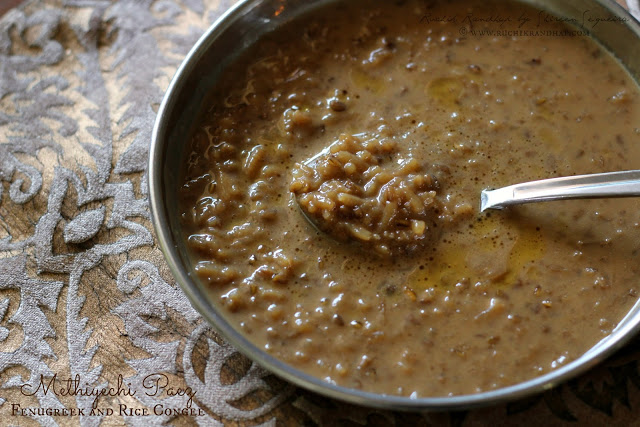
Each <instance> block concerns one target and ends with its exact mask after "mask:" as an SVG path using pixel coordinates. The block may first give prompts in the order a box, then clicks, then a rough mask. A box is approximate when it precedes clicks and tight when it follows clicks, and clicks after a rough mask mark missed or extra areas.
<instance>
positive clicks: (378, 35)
mask: <svg viewBox="0 0 640 427" xmlns="http://www.w3.org/2000/svg"><path fill="white" fill-rule="evenodd" d="M497 10H499V11H500V13H501V15H502V16H511V17H513V18H514V19H516V18H517V17H519V16H523V14H525V15H526V14H529V15H530V16H538V12H537V11H535V10H532V9H529V8H527V7H525V6H521V5H518V4H514V3H494V2H474V1H456V2H447V3H446V4H445V3H440V2H422V1H411V0H409V1H405V2H386V3H385V2H362V1H356V2H348V3H344V4H343V3H340V4H338V5H333V6H330V7H327V8H325V9H322V10H318V11H315V12H314V14H313V16H311V17H308V18H305V19H302V20H300V21H298V22H295V23H293V24H290V25H289V26H288V27H286V28H283V29H281V30H279V31H277V32H276V33H274V34H271V35H269V36H268V37H265V38H264V39H262V40H260V41H259V42H258V43H257V45H256V46H255V47H253V48H252V49H250V51H249V52H247V53H246V54H245V55H244V56H243V57H241V58H240V59H239V60H238V61H237V62H236V63H235V64H234V65H232V66H231V67H229V69H228V70H227V71H226V72H225V74H224V75H223V77H222V79H221V81H220V84H219V85H218V86H217V87H216V88H215V90H214V91H213V93H212V94H211V98H210V108H208V110H207V111H206V113H205V114H203V118H202V120H201V123H199V124H198V126H197V128H198V129H197V131H196V132H195V134H194V136H193V137H192V138H191V140H190V141H188V144H187V148H186V149H187V150H188V151H187V153H188V155H187V162H186V164H185V168H184V171H183V175H184V185H183V186H182V188H181V189H179V193H180V197H181V212H182V223H183V227H184V235H185V238H186V239H187V241H188V242H187V243H188V246H189V248H190V250H191V251H192V258H193V266H194V271H195V273H196V275H197V276H198V277H199V278H200V280H202V281H203V282H205V283H206V284H207V285H208V288H209V289H210V292H211V297H212V298H213V299H214V300H215V301H217V303H219V305H220V307H221V310H223V311H224V312H225V313H226V314H227V316H228V318H229V319H230V320H231V321H232V322H233V323H234V324H235V325H236V326H237V328H238V329H239V330H240V331H241V332H242V333H243V334H245V335H246V336H247V337H248V338H249V339H250V340H251V341H253V342H254V343H255V344H256V345H257V346H259V347H261V348H263V349H265V350H266V351H267V352H269V353H271V354H273V355H274V356H276V357H278V358H280V359H282V360H284V361H285V362H287V363H290V364H291V365H293V366H295V367H296V368H298V369H301V370H303V371H305V372H308V373H310V374H312V375H315V376H317V377H319V378H322V379H325V380H326V381H328V382H332V383H336V384H339V385H343V386H346V387H353V388H357V389H362V390H365V391H370V392H377V393H387V394H398V395H404V396H413V397H428V396H446V395H456V394H467V393H477V392H480V391H486V390H491V389H495V388H500V387H504V386H507V385H511V384H515V383H518V382H521V381H524V380H527V379H531V378H534V377H536V376H539V375H541V374H543V373H546V372H549V371H551V370H553V369H556V368H558V367H560V366H562V365H564V364H566V363H568V362H570V361H571V360H574V359H575V358H577V357H579V356H580V355H582V354H583V353H584V352H585V351H587V350H588V349H589V348H590V347H592V346H593V345H594V344H596V343H597V342H598V341H599V340H601V339H602V338H604V337H606V336H607V335H608V334H609V333H610V332H611V330H612V329H613V328H614V327H615V326H616V324H617V323H618V322H619V321H620V319H622V317H623V316H624V315H625V314H626V313H627V312H628V310H629V309H630V308H631V307H632V305H633V304H634V303H635V302H636V300H637V291H638V281H639V280H640V275H639V271H638V263H637V259H638V249H639V246H640V203H639V202H638V201H637V200H636V199H626V200H590V201H570V202H554V203H548V204H537V205H531V206H522V207H517V208H513V209H509V210H505V211H501V212H491V213H486V214H480V213H479V212H478V206H479V194H480V191H481V190H482V189H483V188H486V187H489V186H491V187H500V186H504V185H509V184H513V183H517V182H523V181H529V180H535V179H542V178H548V177H554V176H563V175H575V174H586V173H597V172H606V171H615V170H626V169H640V130H639V129H638V127H639V126H640V105H639V102H640V100H639V95H638V87H637V86H636V85H635V83H634V82H633V81H632V79H631V78H630V77H629V75H628V74H627V73H626V72H625V71H624V70H623V69H622V68H621V67H620V66H619V64H617V63H616V62H615V60H614V59H613V58H611V57H610V55H609V54H607V53H606V52H604V51H603V50H602V49H601V48H600V47H599V46H598V45H597V44H596V43H594V42H593V41H592V40H590V39H588V38H585V37H561V36H539V37H537V36H522V37H520V36H509V37H501V36H496V37H491V36H474V35H471V34H470V33H469V32H468V30H469V29H470V28H469V24H471V22H469V23H464V24H461V23H460V22H459V21H460V20H461V19H462V18H463V17H464V16H467V15H468V14H469V13H472V14H473V16H475V17H482V16H491V15H492V14H495V12H496V11H497ZM456 15H457V16H458V17H459V19H458V22H452V21H451V20H449V21H447V20H446V19H443V20H436V19H433V17H438V16H442V17H446V16H449V17H451V16H456ZM425 17H430V18H429V19H425ZM490 21H491V20H489V19H487V20H485V21H484V22H483V21H482V20H476V22H474V23H473V25H474V28H475V29H476V30H477V29H482V28H496V27H495V26H496V25H499V24H497V23H496V22H490ZM548 21H553V20H548ZM505 25H507V24H505ZM544 25H545V27H544V28H545V29H548V30H554V31H557V32H558V33H560V32H562V31H565V30H567V28H568V27H565V26H563V25H561V24H560V23H556V22H545V23H544ZM463 26H464V28H465V31H461V30H460V28H461V27H463ZM323 150H324V151H323ZM319 153H320V154H319ZM310 159H311V160H310ZM301 211H302V212H305V213H306V214H307V215H309V216H311V217H312V218H314V219H315V222H316V224H317V226H318V227H317V228H316V227H314V226H313V225H311V224H310V223H309V222H308V221H307V220H306V219H305V218H304V216H303V215H302V212H301ZM314 216H315V217H314Z"/></svg>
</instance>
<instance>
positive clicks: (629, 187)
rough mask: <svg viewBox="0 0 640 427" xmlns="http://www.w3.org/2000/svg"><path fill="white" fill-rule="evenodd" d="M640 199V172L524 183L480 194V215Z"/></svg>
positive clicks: (577, 176)
mask: <svg viewBox="0 0 640 427" xmlns="http://www.w3.org/2000/svg"><path fill="white" fill-rule="evenodd" d="M632 196H640V170H632V171H623V172H607V173H596V174H591V175H576V176H566V177H561V178H551V179H542V180H540V181H531V182H524V183H522V184H515V185H510V186H508V187H502V188H498V189H496V190H483V191H482V193H481V194H480V200H481V202H480V212H483V211H484V210H486V209H502V208H504V207H506V206H511V205H520V204H523V203H533V202H548V201H552V200H568V199H596V198H601V197H632Z"/></svg>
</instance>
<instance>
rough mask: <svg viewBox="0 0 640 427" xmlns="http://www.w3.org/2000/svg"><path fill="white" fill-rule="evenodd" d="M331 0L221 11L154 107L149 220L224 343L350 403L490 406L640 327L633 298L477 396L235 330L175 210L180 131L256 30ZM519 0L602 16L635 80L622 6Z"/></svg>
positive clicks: (637, 69) (602, 352)
mask: <svg viewBox="0 0 640 427" xmlns="http://www.w3.org/2000/svg"><path fill="white" fill-rule="evenodd" d="M330 2H331V1H330V0H316V1H309V0H244V1H240V2H239V3H237V4H236V5H235V6H234V7H233V8H231V9H230V10H229V11H227V12H226V13H225V14H224V15H223V16H222V17H220V18H219V19H218V20H217V21H216V22H215V23H214V24H213V25H212V26H211V28H209V29H208V30H207V31H206V33H205V34H204V35H203V36H202V37H201V38H200V40H199V41H198V42H197V43H196V45H195V46H194V47H193V48H192V50H191V51H190V52H189V54H188V55H187V57H186V58H185V60H184V62H183V63H182V65H181V66H180V67H179V69H178V71H177V72H176V74H175V76H174V78H173V80H172V81H171V83H170V85H169V88H168V89H167V92H166V95H165V97H164V100H163V102H162V104H161V106H160V108H159V111H158V115H157V119H156V123H155V127H154V131H153V136H152V142H151V147H150V154H149V171H148V174H149V175H148V183H149V199H150V208H151V215H152V220H153V224H154V227H155V231H156V234H157V237H158V241H159V245H160V247H161V249H162V251H163V253H164V255H165V258H166V261H167V263H168V265H169V267H170V269H171V271H172V273H173V275H174V276H175V279H176V281H177V282H178V283H179V284H180V286H181V287H182V289H183V290H184V292H185V294H186V295H187V297H188V298H189V299H190V301H191V303H192V304H193V306H194V307H195V308H196V309H197V310H198V311H199V312H200V313H201V314H202V316H203V317H204V318H205V319H206V320H207V321H208V322H209V323H210V324H211V325H212V326H213V327H214V328H215V329H216V330H217V331H218V332H220V333H221V334H222V335H223V336H224V337H225V338H226V339H227V340H228V341H229V342H231V343H232V344H233V345H234V346H235V347H236V348H238V350H240V351H241V352H242V353H244V354H245V355H247V356H248V357H249V358H251V359H252V360H254V361H255V362H257V363H258V364H260V365H262V366H263V367H265V368H267V369H268V370H270V371H272V372H273V373H275V374H276V375H278V376H280V377H282V378H284V379H286V380H288V381H290V382H292V383H294V384H296V385H298V386H301V387H304V388H306V389H308V390H311V391H314V392H317V393H320V394H322V395H325V396H327V397H330V398H335V399H340V400H343V401H347V402H350V403H353V404H359V405H367V406H373V407H378V408H385V409H394V410H460V409H469V408H473V407H478V406H484V405H490V404H496V403H499V402H504V401H508V400H514V399H518V398H522V397H525V396H528V395H531V394H534V393H538V392H542V391H544V390H547V389H549V388H551V387H554V386H556V385H557V384H559V383H562V382H564V381H566V380H568V379H570V378H572V377H575V376H577V375H579V374H581V373H583V372H585V371H587V370H588V369H590V368H592V367H593V366H595V365H596V364H598V363H600V362H601V361H603V360H604V359H605V358H606V357H608V356H609V355H611V354H612V353H613V352H615V351H616V350H617V349H619V348H620V347H621V346H623V345H624V344H625V343H626V342H627V341H628V340H629V339H630V338H632V337H633V336H634V335H635V334H636V333H637V331H638V329H639V328H640V303H636V304H635V305H634V307H633V308H632V310H631V311H630V312H629V313H628V314H627V315H626V316H625V317H624V319H623V320H622V321H621V322H620V323H619V324H618V326H617V327H616V328H615V329H614V330H613V332H612V333H611V334H610V335H609V336H607V337H606V338H605V339H603V340H602V341H600V342H599V343H598V344H597V345H595V346H594V347H592V348H591V349H590V350H589V351H588V352H586V353H585V354H583V355H582V356H581V357H579V358H578V359H576V360H574V361H572V362H570V363H568V364H567V365H565V366H563V367H561V368H559V369H557V370H555V371H552V372H550V373H547V374H545V375H542V376H540V377H537V378H534V379H531V380H528V381H524V382H521V383H518V384H515V385H512V386H508V387H504V388H501V389H497V390H492V391H486V392H481V393H477V394H470V395H462V396H451V397H433V398H417V399H414V398H409V397H402V396H394V395H383V394H375V393H369V392H364V391H361V390H356V389H349V388H345V387H341V386H336V385H333V384H330V383H327V382H325V381H323V380H321V379H319V378H315V377H312V376H310V375H308V374H306V373H304V372H302V371H300V370H297V369H295V368H293V367H292V366H290V365H287V364H285V363H283V362H282V361H280V360H278V359H276V358H274V357H273V356H271V355H269V354H268V353H266V352H265V351H263V350H261V349H260V348H258V347H257V346H255V345H254V344H252V343H251V342H250V341H249V340H248V339H247V338H246V337H245V336H243V335H242V334H241V333H239V332H238V330H236V329H235V328H234V327H233V326H232V325H231V324H230V323H229V321H228V320H227V319H226V318H225V316H224V314H223V313H222V312H221V311H220V310H219V309H218V308H217V307H216V304H214V303H213V302H212V300H211V298H209V297H208V296H207V292H206V290H205V289H204V287H203V285H202V284H201V283H200V282H199V281H198V280H197V279H196V278H195V277H194V276H193V275H192V273H191V271H192V267H191V262H190V259H189V256H188V250H187V248H186V246H185V239H184V236H182V235H181V231H180V229H181V226H180V221H179V215H178V209H177V205H178V203H177V195H176V189H177V188H178V187H179V185H180V183H179V182H178V180H179V173H178V171H179V169H180V165H181V164H182V162H183V160H184V153H183V151H184V141H185V140H186V138H185V136H186V135H189V134H190V133H191V132H192V128H193V125H194V118H196V117H198V116H199V114H200V111H201V110H202V108H203V106H204V104H205V102H206V94H207V93H208V92H209V89H210V88H211V87H212V86H213V85H214V84H215V83H216V81H217V78H218V77H219V75H220V73H221V71H222V70H224V69H225V67H226V66H227V65H229V64H230V63H231V62H233V61H234V59H235V58H237V57H238V55H239V54H240V53H241V52H243V51H244V50H245V49H246V48H247V47H249V46H251V45H252V44H253V43H254V42H255V41H256V40H258V39H259V38H260V37H261V36H262V35H263V34H266V33H268V32H270V31H272V30H273V29H275V28H276V27H278V26H280V25H282V24H284V23H286V22H289V21H290V20H292V19H295V18H296V17H297V16H299V15H301V14H304V13H306V12H308V11H310V10H312V9H313V8H315V7H318V6H321V5H324V4H326V3H330ZM523 3H525V4H529V5H532V6H533V7H536V8H537V9H542V10H545V11H547V12H549V13H551V14H553V15H556V16H559V17H564V18H574V19H576V20H578V22H581V20H582V19H583V18H584V11H586V10H588V11H591V13H592V14H593V15H596V16H599V17H607V18H609V19H611V20H613V21H615V22H616V25H606V23H600V24H599V25H596V26H593V27H591V28H590V29H589V31H590V35H591V36H592V37H593V38H595V39H596V40H597V41H598V42H599V43H600V44H601V45H602V46H603V47H604V48H605V49H606V50H608V51H609V52H612V53H613V55H614V56H615V57H616V58H617V59H618V60H619V62H620V63H622V64H623V65H624V67H626V69H627V70H628V71H629V73H630V74H631V75H632V77H633V78H634V79H635V80H636V81H639V80H640V55H637V52H638V51H639V50H640V24H639V23H638V22H637V21H636V20H634V19H633V18H632V17H631V16H630V15H629V14H628V13H627V12H626V11H625V10H623V9H622V8H621V7H620V6H618V5H616V4H615V3H613V2H609V1H605V0H551V1H547V0H544V1H543V0H527V1H524V2H523Z"/></svg>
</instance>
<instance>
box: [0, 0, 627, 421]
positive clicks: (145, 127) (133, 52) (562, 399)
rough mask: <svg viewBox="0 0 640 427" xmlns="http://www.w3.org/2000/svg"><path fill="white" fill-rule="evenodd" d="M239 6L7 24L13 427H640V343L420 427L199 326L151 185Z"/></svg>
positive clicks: (64, 8) (54, 10)
mask: <svg viewBox="0 0 640 427" xmlns="http://www.w3.org/2000/svg"><path fill="white" fill-rule="evenodd" d="M231 3H232V2H231V1H213V0H155V1H152V0H121V1H118V2H111V1H110V0H32V1H28V2H26V3H23V4H22V5H21V6H19V7H17V8H13V9H10V10H9V11H8V12H7V13H6V14H5V15H4V16H2V17H0V180H1V183H0V184H1V187H0V189H1V193H0V197H1V199H0V398H1V400H0V403H1V404H0V425H21V426H23V425H24V426H29V425H47V426H48V425H65V426H66V425H87V426H97V425H105V426H109V425H125V424H127V425H135V426H138V425H139V426H147V425H162V424H171V425H202V426H209V425H218V424H221V423H224V424H226V423H229V424H234V423H237V424H240V425H257V424H262V423H264V424H265V425H274V424H276V422H277V423H278V424H282V425H299V424H300V425H301V424H304V425H313V424H319V425H335V424H339V423H343V424H346V425H365V424H371V425H389V424H391V425H393V424H395V425H403V426H404V425H432V424H433V425H521V424H524V423H527V424H537V425H561V424H565V423H567V424H572V425H574V424H575V422H576V421H577V422H579V423H580V424H590V425H630V424H639V423H640V422H639V421H638V420H639V418H638V415H639V414H640V390H639V387H640V374H639V372H638V359H640V352H639V351H638V350H639V349H638V343H639V341H637V340H636V341H635V342H634V343H632V344H631V345H629V346H627V347H626V348H625V349H624V350H623V351H621V352H620V353H618V354H617V355H616V356H615V357H614V358H613V359H612V360H611V361H609V362H607V363H605V364H603V365H601V366H599V367H597V368H596V369H594V370H593V371H591V372H589V373H588V374H587V375H584V376H583V377H581V378H579V379H577V380H575V381H572V382H570V383H569V384H565V385H562V386H560V387H558V388H556V389H554V390H551V391H549V392H547V393H545V394H543V395H540V396H535V397H532V398H529V399H525V400H521V401H517V402H513V403H510V404H503V405H499V406H496V407H490V408H485V409H480V410H475V411H470V412H462V413H431V414H410V413H393V412H388V411H378V410H374V409H370V408H357V407H353V406H352V405H347V404H344V403H340V402H336V401H332V400H330V399H326V398H322V397H319V396H317V395H314V394H312V393H310V392H307V391H304V390H301V389H296V388H294V387H293V386H291V385H289V384H287V383H285V382H284V381H281V380H278V379H277V378H275V377H273V376H272V375H270V374H269V373H268V372H266V371H264V370H262V369H261V368H259V367H257V366H256V365H254V364H252V363H251V362H250V361H249V360H247V359H246V358H244V357H243V356H240V355H239V354H238V353H237V352H236V351H235V350H234V349H233V348H232V347H231V346H229V345H228V344H226V343H225V342H224V341H223V340H222V339H221V338H219V337H218V336H217V335H216V334H215V333H214V332H213V331H212V330H211V328H210V327H208V326H207V325H206V324H205V323H204V322H203V320H202V319H201V317H200V316H199V315H198V313H196V312H195V310H194V309H193V308H191V306H190V305H189V303H188V301H187V300H186V298H185V297H184V295H183V294H182V292H181V290H180V289H179V287H178V286H177V285H176V284H175V282H174V280H173V278H172V277H171V275H170V273H169V272H168V270H167V267H166V265H165V263H164V261H163V258H162V254H161V253H160V251H159V249H158V247H157V246H156V242H155V240H154V236H153V233H152V226H151V222H150V220H149V212H148V207H147V195H146V175H145V169H146V161H147V149H148V144H149V140H150V135H151V128H152V125H153V120H154V116H155V111H156V110H157V107H158V105H159V103H160V101H161V99H162V95H163V91H164V89H165V88H166V87H167V85H168V83H169V79H170V77H171V75H172V74H173V72H174V71H175V69H176V68H177V66H178V65H179V62H180V60H181V58H183V57H184V55H185V54H186V52H187V51H188V49H189V48H190V47H191V46H192V45H193V44H194V43H195V41H196V40H197V38H198V37H199V35H200V34H201V33H202V32H203V31H204V30H205V28H206V27H207V26H208V25H209V24H210V23H211V22H213V20H214V19H215V18H216V17H217V16H219V15H220V14H221V13H222V12H223V11H224V10H226V9H227V8H228V7H229V6H230V5H231ZM0 10H2V9H0ZM75 378H78V379H79V383H78V384H77V385H76V384H75V383H74V382H73V380H74V379H75ZM52 379H54V380H53V382H52ZM49 384H52V386H51V388H49V389H48V390H47V389H46V387H47V386H48V385H49ZM102 390H104V392H105V393H107V394H111V395H105V396H100V397H99V398H98V399H96V396H95V395H93V394H95V393H99V392H101V391H102ZM82 394H85V395H84V396H83V395H82ZM86 394H89V395H88V396H87V395H86ZM79 410H82V411H83V412H84V415H79V413H78V412H79ZM92 410H93V413H92V412H91V411H92ZM165 411H167V412H165Z"/></svg>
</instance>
